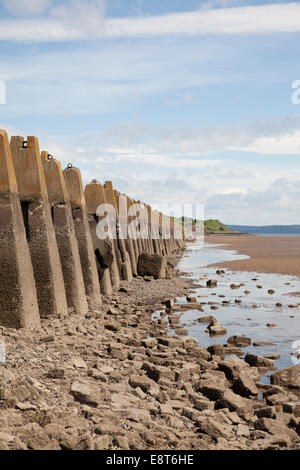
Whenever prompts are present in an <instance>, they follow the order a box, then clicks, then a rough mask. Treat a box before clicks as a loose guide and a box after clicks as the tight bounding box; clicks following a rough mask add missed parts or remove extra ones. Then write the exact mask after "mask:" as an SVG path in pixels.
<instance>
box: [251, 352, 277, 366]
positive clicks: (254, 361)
mask: <svg viewBox="0 0 300 470" xmlns="http://www.w3.org/2000/svg"><path fill="white" fill-rule="evenodd" d="M245 361H246V362H248V364H249V365H250V366H252V367H265V368H267V369H273V368H274V361H272V359H266V358H265V357H262V356H257V355H256V354H251V353H248V354H246V356H245Z"/></svg>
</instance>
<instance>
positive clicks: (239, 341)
mask: <svg viewBox="0 0 300 470" xmlns="http://www.w3.org/2000/svg"><path fill="white" fill-rule="evenodd" d="M227 343H229V344H234V345H235V346H237V347H239V348H245V347H247V346H251V338H247V337H246V336H231V337H230V338H228V340H227Z"/></svg>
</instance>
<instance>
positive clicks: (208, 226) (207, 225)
mask: <svg viewBox="0 0 300 470" xmlns="http://www.w3.org/2000/svg"><path fill="white" fill-rule="evenodd" d="M204 230H205V231H207V232H233V230H231V229H230V228H228V227H227V226H226V225H224V224H223V223H222V222H220V221H219V220H212V219H209V220H205V221H204Z"/></svg>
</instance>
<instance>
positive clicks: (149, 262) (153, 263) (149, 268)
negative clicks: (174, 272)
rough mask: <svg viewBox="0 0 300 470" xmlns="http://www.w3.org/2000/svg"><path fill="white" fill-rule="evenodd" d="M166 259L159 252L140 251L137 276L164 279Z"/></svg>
mask: <svg viewBox="0 0 300 470" xmlns="http://www.w3.org/2000/svg"><path fill="white" fill-rule="evenodd" d="M166 268H167V259H166V257H165V256H163V255H160V254H153V255H152V254H149V253H141V254H140V256H139V261H138V274H139V276H153V277H154V278H155V279H165V277H166Z"/></svg>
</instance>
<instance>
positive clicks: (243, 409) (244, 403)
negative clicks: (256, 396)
mask: <svg viewBox="0 0 300 470" xmlns="http://www.w3.org/2000/svg"><path fill="white" fill-rule="evenodd" d="M217 407H218V408H228V409H229V411H236V412H237V414H238V415H239V416H240V417H241V418H242V419H245V420H246V421H248V420H249V419H251V417H252V416H253V414H254V411H253V408H252V404H251V401H250V400H248V399H247V398H242V397H241V396H240V395H237V394H236V393H234V392H233V391H232V390H230V389H227V390H225V392H224V394H223V396H222V398H221V399H220V400H219V401H218V403H217Z"/></svg>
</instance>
